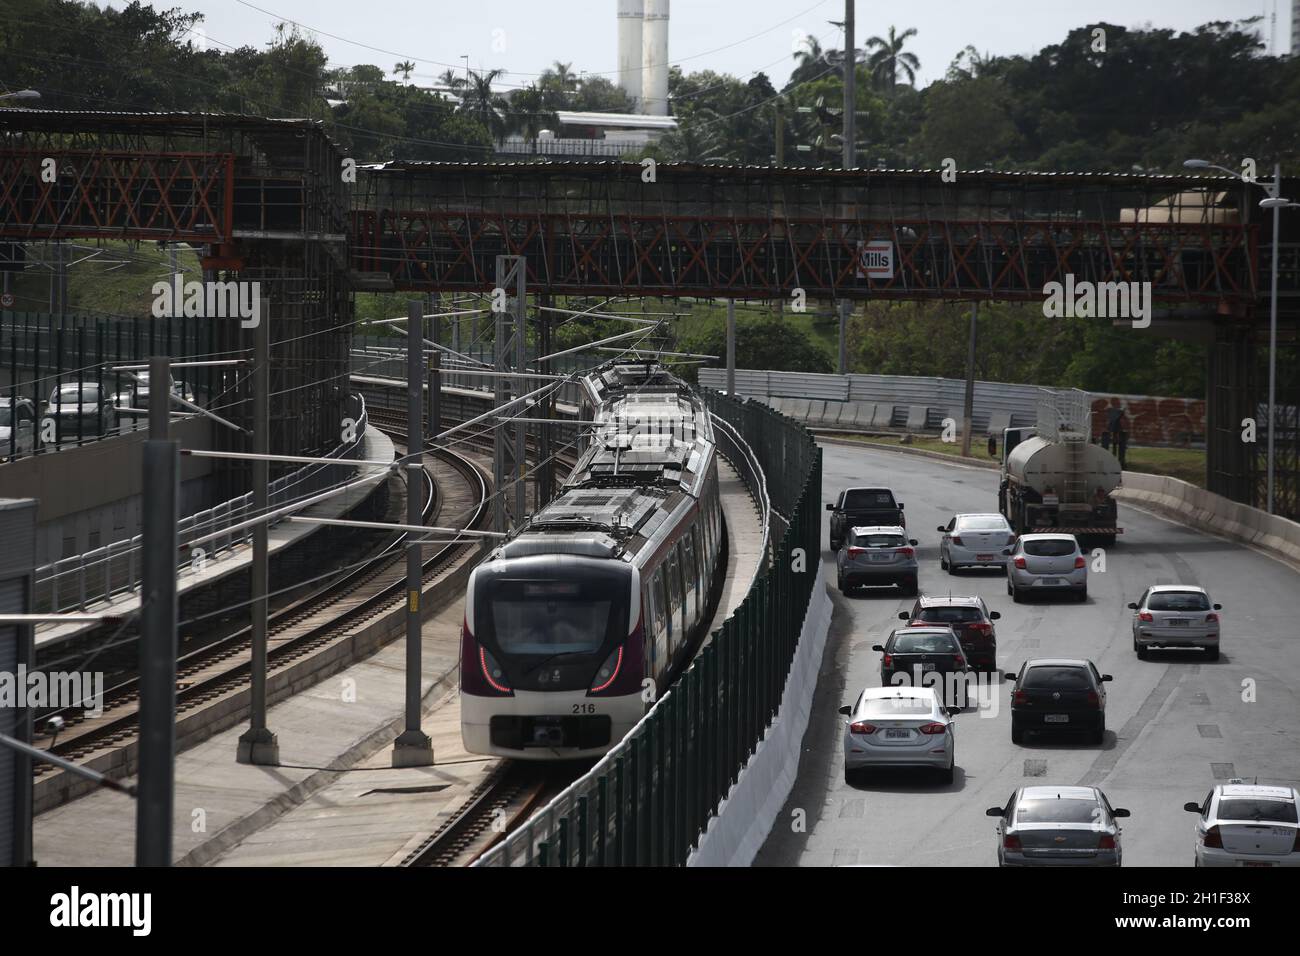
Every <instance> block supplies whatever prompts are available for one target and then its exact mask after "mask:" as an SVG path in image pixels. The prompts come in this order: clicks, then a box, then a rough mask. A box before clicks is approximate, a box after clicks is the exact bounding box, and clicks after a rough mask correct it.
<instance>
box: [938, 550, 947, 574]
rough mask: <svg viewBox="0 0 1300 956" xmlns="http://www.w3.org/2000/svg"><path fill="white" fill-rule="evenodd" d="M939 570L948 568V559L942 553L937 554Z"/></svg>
mask: <svg viewBox="0 0 1300 956" xmlns="http://www.w3.org/2000/svg"><path fill="white" fill-rule="evenodd" d="M939 570H940V571H947V570H949V568H948V559H947V558H945V557H944V556H943V555H942V554H940V555H939Z"/></svg>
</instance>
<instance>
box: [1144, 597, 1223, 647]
mask: <svg viewBox="0 0 1300 956" xmlns="http://www.w3.org/2000/svg"><path fill="white" fill-rule="evenodd" d="M1129 607H1130V608H1132V609H1133V650H1134V652H1135V653H1136V654H1137V656H1138V660H1143V661H1144V660H1146V659H1147V651H1149V650H1150V649H1151V648H1153V647H1193V648H1201V649H1202V650H1204V651H1205V656H1206V657H1207V658H1208V659H1209V660H1212V661H1217V660H1218V659H1219V615H1218V613H1217V612H1219V611H1221V610H1223V605H1222V604H1214V603H1212V602H1211V601H1210V595H1209V593H1208V592H1207V591H1206V590H1205V588H1202V587H1197V586H1195V585H1192V584H1157V585H1155V586H1154V587H1149V588H1147V589H1146V591H1145V592H1144V593H1143V595H1142V598H1141V600H1139V601H1134V602H1132V603H1130V604H1129Z"/></svg>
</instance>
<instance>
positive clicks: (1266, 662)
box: [755, 445, 1300, 866]
mask: <svg viewBox="0 0 1300 956" xmlns="http://www.w3.org/2000/svg"><path fill="white" fill-rule="evenodd" d="M824 456H825V457H824V468H823V499H824V501H832V500H834V496H835V494H836V492H838V491H839V489H841V488H843V487H848V486H852V485H887V486H889V487H891V488H893V490H894V493H895V495H896V496H897V497H898V498H899V499H900V500H902V501H903V502H904V503H905V504H906V506H907V507H906V515H907V523H908V529H909V536H910V537H913V538H916V539H917V540H918V541H919V542H920V545H919V547H918V549H917V556H918V558H919V560H920V565H921V591H922V593H925V594H945V593H948V592H949V591H951V593H952V594H978V595H981V596H983V598H984V599H985V601H986V602H987V603H988V605H989V608H990V609H991V610H995V611H1000V612H1001V613H1002V619H1001V620H1000V621H998V622H997V637H998V665H999V668H1000V669H1001V670H1004V671H1015V670H1016V669H1018V668H1019V666H1020V664H1021V663H1022V662H1023V661H1024V660H1026V659H1028V658H1032V657H1051V656H1068V657H1086V658H1090V659H1091V660H1093V661H1094V662H1095V663H1096V665H1097V667H1098V669H1099V670H1101V671H1102V673H1106V674H1112V675H1114V678H1115V679H1114V681H1113V683H1110V684H1108V685H1107V687H1108V689H1109V697H1108V700H1107V708H1106V724H1107V730H1106V738H1105V741H1104V742H1103V743H1102V744H1101V745H1099V746H1098V745H1091V744H1088V743H1086V742H1084V741H1083V740H1082V739H1081V738H1079V739H1071V738H1057V739H1051V738H1047V737H1040V736H1034V735H1030V736H1029V737H1027V738H1026V743H1025V744H1024V745H1016V744H1013V743H1012V742H1011V713H1010V698H1011V686H1012V685H1011V684H1010V682H1007V683H1001V684H998V685H995V686H994V687H993V688H991V689H990V694H991V695H992V696H994V697H996V698H997V704H998V705H999V706H997V707H996V708H994V707H992V706H990V705H991V703H992V701H985V707H984V709H983V710H981V711H978V712H977V711H975V710H973V709H972V710H967V711H966V712H964V713H963V714H961V715H960V716H958V717H957V730H956V740H957V769H956V775H955V779H954V781H953V783H952V784H948V785H945V784H941V783H939V782H938V781H937V779H936V778H935V777H934V776H932V775H930V774H928V773H926V772H922V771H910V770H905V771H888V772H885V771H876V772H873V773H870V774H869V775H867V776H865V777H864V778H863V779H861V780H857V781H855V783H854V784H847V783H845V781H844V761H843V751H842V743H841V735H842V733H843V721H844V718H843V717H841V716H840V715H839V714H838V713H837V710H838V708H839V707H840V705H841V704H846V703H852V702H853V701H854V700H855V699H856V698H857V696H858V694H859V693H860V692H861V691H862V689H863V688H864V687H867V686H878V685H879V683H880V671H879V659H880V655H879V654H878V653H876V652H874V651H872V650H871V645H872V644H877V643H883V639H884V637H885V636H886V635H887V634H888V632H889V630H890V629H891V628H892V627H894V626H901V625H902V622H901V621H899V620H898V612H899V611H903V610H910V608H911V606H912V602H913V600H914V599H913V598H906V597H903V596H902V595H901V594H900V593H899V592H898V591H897V590H896V589H893V588H880V589H862V590H859V591H857V592H855V593H854V594H853V595H852V596H850V597H844V596H842V595H841V594H840V593H839V592H838V591H836V590H835V589H834V581H835V562H834V558H833V556H832V555H831V554H830V552H829V550H828V549H829V547H830V545H829V543H828V541H827V538H826V521H825V518H827V517H829V516H828V515H825V513H823V527H822V547H823V549H824V550H823V556H822V557H823V562H822V568H823V580H825V581H827V582H830V584H831V595H832V599H833V601H834V605H835V615H834V619H833V621H832V624H831V630H830V635H829V638H828V640H827V645H826V652H825V655H824V657H823V659H822V666H821V672H820V675H819V679H818V686H817V691H816V694H815V696H814V700H813V706H812V716H811V719H810V722H809V727H808V732H807V734H806V735H805V737H804V740H803V753H802V757H801V759H800V763H799V774H798V778H797V780H796V783H795V786H794V790H793V791H792V793H791V795H790V798H789V799H788V800H787V801H786V805H785V807H784V808H783V811H782V813H781V815H780V816H779V817H778V818H777V823H776V826H775V827H774V828H773V831H772V833H771V834H770V835H769V836H768V839H767V841H766V843H765V844H764V845H763V847H762V849H761V850H760V851H759V854H758V858H757V860H756V861H755V863H756V864H757V865H770V866H830V865H885V866H977V865H989V866H992V865H996V863H997V852H996V845H995V836H994V826H995V824H996V823H997V821H996V820H994V819H992V818H990V817H986V816H985V815H984V811H985V809H986V808H988V807H992V806H1002V805H1005V803H1006V801H1007V798H1008V797H1009V796H1010V795H1011V793H1012V792H1013V791H1014V790H1015V789H1016V788H1017V787H1021V786H1029V785H1033V784H1084V785H1090V786H1097V787H1100V788H1101V789H1102V790H1103V791H1104V792H1105V793H1106V795H1107V796H1108V797H1109V798H1110V801H1111V803H1112V805H1114V806H1116V807H1127V808H1129V809H1130V810H1131V811H1132V813H1133V816H1132V817H1131V818H1130V819H1128V820H1124V821H1121V822H1122V825H1123V835H1122V842H1121V846H1122V848H1123V861H1124V865H1125V866H1190V865H1191V864H1192V862H1193V851H1192V844H1193V836H1192V834H1193V827H1194V823H1195V817H1194V816H1193V815H1192V814H1190V813H1187V812H1185V811H1184V810H1183V809H1182V806H1183V804H1184V803H1185V802H1187V801H1189V800H1195V801H1197V802H1200V801H1201V800H1202V799H1203V798H1204V797H1205V795H1206V793H1208V792H1209V790H1210V788H1211V787H1212V786H1214V784H1215V783H1218V782H1226V781H1227V779H1228V778H1230V777H1234V776H1236V777H1245V778H1246V779H1247V780H1250V779H1252V778H1255V777H1258V778H1259V782H1260V783H1276V784H1283V785H1291V786H1294V785H1296V783H1297V781H1298V780H1300V699H1298V695H1297V691H1296V688H1297V686H1298V684H1300V614H1297V608H1298V607H1300V574H1297V573H1296V572H1295V571H1294V570H1292V569H1290V568H1289V567H1288V566H1286V565H1284V564H1282V563H1280V562H1278V561H1276V560H1274V559H1272V558H1269V557H1266V556H1265V555H1264V554H1262V553H1260V552H1257V551H1254V550H1252V549H1250V548H1248V547H1245V546H1243V545H1239V544H1236V543H1234V542H1230V541H1227V540H1224V539H1221V538H1217V537H1215V536H1212V535H1208V534H1204V533H1201V532H1198V531H1194V530H1191V529H1190V528H1187V527H1184V526H1183V525H1180V524H1177V523H1174V522H1170V521H1166V520H1164V519H1161V518H1158V517H1155V516H1154V515H1151V514H1149V513H1146V512H1142V511H1139V510H1137V509H1134V508H1129V507H1125V506H1124V505H1121V506H1120V524H1121V526H1122V527H1123V528H1124V529H1125V531H1124V534H1123V535H1121V537H1120V540H1119V543H1118V544H1117V545H1116V546H1115V547H1114V548H1112V549H1108V550H1107V552H1106V555H1105V558H1106V570H1105V571H1104V572H1102V573H1098V572H1097V571H1095V570H1091V569H1090V571H1089V582H1088V591H1089V595H1088V600H1087V602H1086V603H1085V604H1077V603H1075V601H1074V599H1073V598H1072V597H1068V596H1064V597H1045V598H1039V599H1037V600H1036V601H1033V602H1032V603H1025V604H1013V603H1012V602H1011V598H1010V597H1009V596H1008V595H1007V593H1006V581H1005V577H1004V576H1003V574H1002V572H1001V571H1000V570H974V571H966V572H962V573H960V574H958V575H949V574H947V573H946V572H944V571H942V570H940V568H939V549H938V542H939V534H938V532H936V530H935V528H936V527H937V526H939V525H941V524H946V523H947V521H948V519H949V518H950V517H951V516H952V514H953V513H955V512H960V511H967V512H970V511H979V512H994V511H996V510H997V481H998V478H997V472H995V471H988V470H985V469H977V468H969V467H959V466H954V465H949V464H947V463H944V462H939V461H936V460H933V459H928V458H922V457H914V456H910V455H900V454H895V453H891V452H887V451H873V450H869V449H856V448H848V447H844V446H839V445H826V446H824ZM1151 584H1199V585H1202V586H1204V587H1207V588H1208V589H1209V590H1210V595H1211V599H1212V600H1214V601H1216V602H1218V603H1221V604H1222V605H1223V611H1222V612H1220V613H1221V617H1222V621H1223V625H1222V627H1223V630H1222V635H1223V636H1222V644H1221V655H1220V658H1219V660H1218V661H1217V662H1214V663H1209V662H1206V661H1204V660H1202V658H1201V657H1200V656H1199V654H1198V652H1195V651H1174V650H1170V651H1153V652H1152V654H1151V659H1150V660H1148V661H1139V660H1138V659H1137V657H1136V655H1135V654H1134V653H1133V649H1132V632H1131V630H1130V620H1131V615H1132V613H1133V612H1132V611H1130V610H1129V609H1128V607H1127V606H1126V605H1127V604H1128V602H1129V601H1135V600H1137V598H1138V597H1139V596H1141V593H1142V592H1143V590H1145V589H1146V587H1147V586H1148V585H1151ZM801 824H802V828H801Z"/></svg>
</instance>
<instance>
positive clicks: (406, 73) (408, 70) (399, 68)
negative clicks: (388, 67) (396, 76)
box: [393, 60, 415, 83]
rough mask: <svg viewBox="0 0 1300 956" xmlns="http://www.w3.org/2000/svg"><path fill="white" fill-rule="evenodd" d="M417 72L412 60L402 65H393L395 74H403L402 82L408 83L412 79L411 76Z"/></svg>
mask: <svg viewBox="0 0 1300 956" xmlns="http://www.w3.org/2000/svg"><path fill="white" fill-rule="evenodd" d="M414 71H415V64H414V63H412V62H411V61H410V60H403V61H402V62H400V63H394V64H393V72H394V73H400V74H402V82H403V83H407V82H409V81H410V79H411V74H412V73H413V72H414Z"/></svg>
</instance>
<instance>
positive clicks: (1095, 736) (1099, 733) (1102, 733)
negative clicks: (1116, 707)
mask: <svg viewBox="0 0 1300 956" xmlns="http://www.w3.org/2000/svg"><path fill="white" fill-rule="evenodd" d="M1105 739H1106V718H1105V717H1103V718H1102V719H1101V723H1100V724H1098V725H1097V729H1096V730H1094V731H1093V732H1092V742H1093V743H1094V744H1099V743H1101V742H1102V741H1104V740H1105Z"/></svg>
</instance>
